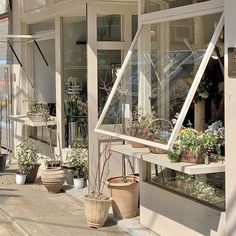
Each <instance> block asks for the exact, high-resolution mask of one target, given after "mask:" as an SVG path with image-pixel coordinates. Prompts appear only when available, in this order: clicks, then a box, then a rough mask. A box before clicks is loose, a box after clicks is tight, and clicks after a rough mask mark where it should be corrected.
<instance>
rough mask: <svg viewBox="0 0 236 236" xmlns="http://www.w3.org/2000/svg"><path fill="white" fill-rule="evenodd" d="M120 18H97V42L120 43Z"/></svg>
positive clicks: (110, 16)
mask: <svg viewBox="0 0 236 236" xmlns="http://www.w3.org/2000/svg"><path fill="white" fill-rule="evenodd" d="M122 36H123V35H122V16H121V15H105V16H98V17H97V41H122V40H123V37H122Z"/></svg>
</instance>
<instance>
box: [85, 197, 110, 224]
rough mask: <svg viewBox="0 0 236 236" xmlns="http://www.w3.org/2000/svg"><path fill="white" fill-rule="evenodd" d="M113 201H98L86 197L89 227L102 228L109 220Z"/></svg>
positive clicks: (86, 213)
mask: <svg viewBox="0 0 236 236" xmlns="http://www.w3.org/2000/svg"><path fill="white" fill-rule="evenodd" d="M111 203H112V199H108V200H98V199H92V198H90V197H88V196H85V197H84V207H85V217H86V220H87V224H88V226H89V227H93V228H101V227H103V226H104V223H105V221H106V219H107V216H108V212H109V208H110V206H111Z"/></svg>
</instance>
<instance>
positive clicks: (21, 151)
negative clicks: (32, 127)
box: [16, 141, 40, 183]
mask: <svg viewBox="0 0 236 236" xmlns="http://www.w3.org/2000/svg"><path fill="white" fill-rule="evenodd" d="M39 158H40V155H39V149H38V147H37V146H35V145H34V144H32V143H30V142H29V141H26V142H22V143H20V144H19V145H17V147H16V159H17V164H18V167H19V172H20V173H21V174H23V175H26V180H25V181H26V182H27V183H33V182H35V179H36V176H37V173H38V168H39V166H40V164H38V163H37V162H38V160H39Z"/></svg>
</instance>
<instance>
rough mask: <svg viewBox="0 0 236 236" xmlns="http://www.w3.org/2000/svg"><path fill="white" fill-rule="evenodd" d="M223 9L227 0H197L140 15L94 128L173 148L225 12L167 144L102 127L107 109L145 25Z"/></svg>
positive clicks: (136, 140)
mask: <svg viewBox="0 0 236 236" xmlns="http://www.w3.org/2000/svg"><path fill="white" fill-rule="evenodd" d="M223 11H224V1H223V0H211V1H207V2H203V3H196V4H191V5H188V6H183V7H178V8H172V9H167V10H163V11H158V12H152V13H147V14H143V15H141V16H140V27H139V29H138V31H137V33H136V35H135V38H134V40H133V42H132V44H131V46H130V49H129V51H128V53H127V55H126V58H125V60H124V62H123V64H122V66H121V69H120V71H119V73H118V75H117V79H116V81H115V83H114V86H113V88H112V90H111V93H110V95H109V97H108V99H107V102H106V104H105V106H104V109H103V111H102V114H101V116H100V118H99V120H98V122H97V125H96V128H95V130H94V131H95V132H97V133H100V134H104V135H108V136H112V137H116V138H120V139H124V140H128V141H134V142H139V143H143V144H145V145H150V146H154V147H158V148H162V149H165V150H170V149H171V148H172V146H173V145H174V142H175V140H176V138H177V135H178V132H179V130H180V128H181V126H182V124H183V121H184V118H185V116H186V114H187V112H188V110H189V107H190V105H191V103H192V100H193V97H194V95H195V92H196V90H197V88H198V85H199V83H200V81H201V78H202V76H203V73H204V71H205V69H206V66H207V64H208V61H209V59H210V57H211V55H212V53H213V50H214V48H215V45H216V43H217V40H218V38H219V36H220V33H221V31H222V29H223V25H224V13H222V16H221V18H220V20H219V22H218V25H217V27H216V29H215V31H214V34H213V36H212V38H211V41H210V43H209V45H208V47H207V50H206V53H205V55H204V57H203V59H202V62H201V64H200V66H199V68H198V71H197V73H196V75H195V78H194V81H193V84H192V86H191V88H190V90H189V92H188V95H187V97H186V99H185V102H184V104H183V107H182V109H181V112H180V114H179V117H178V120H177V122H176V124H175V126H174V129H173V131H172V133H171V137H170V139H169V141H168V143H167V144H161V143H157V142H153V141H149V140H145V139H141V138H137V137H132V136H128V135H124V134H119V133H115V132H111V131H107V130H103V129H102V126H101V125H102V122H103V119H104V117H105V115H106V113H107V111H108V108H109V106H110V104H111V101H112V99H113V97H114V94H115V92H116V89H117V87H118V85H119V83H120V81H121V79H122V76H123V73H124V71H125V69H126V66H127V65H128V63H129V60H130V58H131V56H132V53H133V49H134V45H135V43H136V42H137V40H138V38H139V35H140V33H141V31H142V28H143V25H146V24H154V23H160V22H167V21H174V20H180V19H185V18H191V17H195V16H203V15H209V14H214V13H219V12H223Z"/></svg>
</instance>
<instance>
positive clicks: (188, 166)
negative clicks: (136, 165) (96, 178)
mask: <svg viewBox="0 0 236 236" xmlns="http://www.w3.org/2000/svg"><path fill="white" fill-rule="evenodd" d="M111 150H112V151H113V152H118V153H121V154H125V155H128V156H132V157H134V158H137V159H141V160H143V161H146V162H150V163H153V164H157V165H160V166H163V167H166V168H169V169H172V170H176V171H180V172H183V173H185V174H189V175H196V174H209V173H218V172H225V164H224V162H223V163H222V162H211V163H210V164H209V165H205V164H193V163H185V162H176V163H172V162H170V160H169V159H168V157H167V154H154V153H151V152H150V151H149V149H148V148H132V146H131V145H112V146H111Z"/></svg>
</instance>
